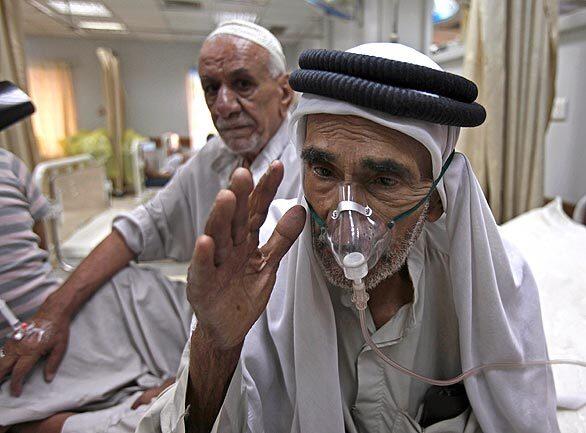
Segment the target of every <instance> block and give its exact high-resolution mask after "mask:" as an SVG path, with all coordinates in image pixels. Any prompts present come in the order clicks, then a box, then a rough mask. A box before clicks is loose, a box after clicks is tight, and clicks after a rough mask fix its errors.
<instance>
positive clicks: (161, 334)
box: [0, 20, 299, 432]
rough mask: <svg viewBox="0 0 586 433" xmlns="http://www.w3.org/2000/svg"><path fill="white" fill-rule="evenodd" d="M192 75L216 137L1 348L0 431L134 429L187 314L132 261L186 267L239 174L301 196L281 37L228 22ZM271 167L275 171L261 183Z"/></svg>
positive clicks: (166, 286)
mask: <svg viewBox="0 0 586 433" xmlns="http://www.w3.org/2000/svg"><path fill="white" fill-rule="evenodd" d="M198 72H199V75H200V78H201V83H202V86H203V90H204V94H205V99H206V102H207V105H208V108H209V109H210V112H211V115H212V119H213V121H214V124H215V126H216V128H217V130H218V132H219V137H216V138H213V139H212V140H210V141H209V142H208V143H207V144H206V146H205V147H204V148H203V149H202V150H201V151H200V152H199V153H198V154H197V155H196V156H194V157H193V158H192V159H191V160H190V161H188V162H187V163H186V164H185V165H184V166H183V167H181V169H180V170H179V171H178V173H177V174H176V175H175V176H174V177H173V179H172V181H171V182H170V183H169V184H168V185H167V187H166V188H165V189H163V190H162V191H161V192H160V193H159V194H158V195H157V196H156V197H155V198H154V199H153V200H151V201H150V202H149V203H147V204H146V205H144V206H139V207H138V208H137V209H136V210H134V211H132V212H130V213H127V214H124V215H122V216H120V217H118V218H117V219H116V220H115V222H114V225H113V230H112V233H111V234H110V235H109V236H108V237H107V238H106V239H105V240H104V241H103V242H102V243H101V244H100V245H98V246H97V247H96V248H95V249H94V250H93V251H92V252H91V253H90V255H89V256H88V257H87V258H86V259H85V260H84V261H83V262H82V263H81V264H80V265H79V267H78V268H77V269H76V270H75V272H74V273H73V274H72V275H71V276H70V277H69V278H68V279H67V281H65V283H63V284H62V285H61V287H60V288H58V290H56V291H55V292H54V293H52V294H51V295H50V296H49V298H48V299H47V300H46V302H45V303H44V304H43V305H42V306H41V307H40V308H39V310H38V311H37V312H36V314H35V315H34V316H33V317H32V319H31V322H32V323H33V324H34V326H35V327H36V328H39V329H41V330H43V333H42V334H37V336H38V335H42V338H25V339H21V340H18V341H17V340H16V339H9V340H8V341H7V342H6V344H5V346H4V347H3V348H2V357H1V359H0V378H1V377H4V378H6V379H7V380H9V382H8V381H7V382H5V383H4V384H3V386H2V389H1V391H0V408H1V409H0V412H1V415H0V426H2V425H3V426H7V425H14V427H13V430H14V431H26V432H29V431H42V432H51V431H55V432H59V431H63V432H82V431H83V432H89V431H96V432H97V431H100V432H102V431H103V432H106V431H107V432H118V431H120V432H126V431H133V430H134V428H135V426H136V423H137V421H138V419H139V418H140V416H141V415H142V413H143V411H144V410H145V409H146V404H147V403H149V402H150V401H151V399H152V398H153V397H155V396H156V395H158V394H159V393H160V392H161V390H162V389H164V388H165V387H166V386H168V385H169V383H172V381H173V376H174V375H175V373H176V371H177V367H178V365H179V360H180V357H181V351H182V349H183V346H184V345H185V342H186V341H187V340H188V338H189V329H190V327H189V324H190V321H191V317H192V314H193V312H192V310H191V308H190V306H189V303H188V302H187V300H186V299H185V285H184V284H183V283H178V282H173V281H170V280H168V279H167V278H165V277H164V276H163V275H162V274H161V273H159V272H158V271H156V270H155V269H152V268H144V267H138V266H136V265H135V264H134V263H132V261H134V260H137V261H138V260H140V261H150V260H161V259H174V260H177V261H189V259H190V258H191V257H192V254H193V247H194V245H195V240H196V238H197V236H198V235H200V234H202V233H203V232H204V229H206V219H207V217H208V214H209V213H210V210H211V208H212V205H213V203H214V199H215V197H216V195H217V194H218V192H219V191H221V190H222V189H223V188H228V186H229V185H230V178H231V176H232V173H233V172H234V171H235V170H236V169H238V168H239V167H245V168H246V170H247V173H248V174H249V176H250V177H249V178H248V179H249V180H250V182H251V185H252V184H258V183H262V184H264V185H266V186H269V187H271V194H276V197H279V198H291V197H296V196H297V194H298V190H299V163H298V162H297V161H298V158H297V155H296V151H295V149H294V147H293V146H292V145H289V139H288V130H287V128H288V111H289V105H290V103H291V101H292V98H293V91H292V90H291V88H290V87H289V84H288V74H287V72H286V64H285V56H284V54H283V50H282V48H281V45H280V44H279V42H278V41H277V39H276V38H275V37H274V36H273V35H272V34H271V33H270V32H269V31H268V30H266V29H264V28H263V27H260V26H258V25H255V24H252V23H249V22H244V21H238V20H235V21H227V22H225V23H223V24H222V25H221V26H219V27H218V28H217V29H216V30H215V31H214V32H212V33H211V34H210V35H209V36H208V38H207V39H206V41H205V42H204V44H203V46H202V49H201V53H200V58H199V70H198ZM153 85H156V83H153ZM275 160H280V161H281V162H279V163H273V164H272V165H271V163H272V162H273V161H275ZM269 166H270V167H271V173H272V175H271V176H270V177H267V176H265V178H264V180H263V179H261V176H262V175H263V173H264V172H265V170H266V169H267V167H269ZM243 187H244V188H248V185H243ZM248 192H249V191H247V190H241V191H240V193H241V194H246V195H247V194H248ZM267 199H268V200H269V201H270V199H272V195H271V197H268V195H267V196H266V197H265V196H263V197H259V200H261V201H263V202H264V201H266V200H267ZM237 204H238V205H239V206H241V205H242V203H234V205H237ZM259 218H260V216H259ZM207 230H215V228H214V227H212V226H208V227H207ZM225 235H226V236H230V233H225ZM43 358H46V362H45V363H41V362H39V361H41V360H42V359H43ZM58 367H59V371H57V368H58ZM25 380H26V383H24V382H25ZM25 422H27V424H22V423H25ZM31 422H32V423H31ZM15 424H17V425H15Z"/></svg>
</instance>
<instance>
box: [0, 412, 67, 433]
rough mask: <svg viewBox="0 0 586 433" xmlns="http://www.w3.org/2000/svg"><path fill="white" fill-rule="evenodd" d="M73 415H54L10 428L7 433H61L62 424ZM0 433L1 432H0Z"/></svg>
mask: <svg viewBox="0 0 586 433" xmlns="http://www.w3.org/2000/svg"><path fill="white" fill-rule="evenodd" d="M72 415H75V413H73V412H62V413H56V414H55V415H53V416H50V417H49V418H46V419H44V420H41V421H32V422H25V423H22V424H17V425H15V426H12V427H10V430H8V433H61V429H62V428H63V424H65V421H66V420H67V418H69V417H70V416H72ZM0 432H1V433H4V432H2V430H0Z"/></svg>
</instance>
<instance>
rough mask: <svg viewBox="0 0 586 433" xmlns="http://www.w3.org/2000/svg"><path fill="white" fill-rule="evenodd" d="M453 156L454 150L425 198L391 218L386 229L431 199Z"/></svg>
mask: <svg viewBox="0 0 586 433" xmlns="http://www.w3.org/2000/svg"><path fill="white" fill-rule="evenodd" d="M455 154H456V151H455V150H453V151H452V153H450V156H448V159H447V160H446V163H445V164H444V165H443V167H442V170H441V171H440V174H439V176H438V177H437V179H436V180H434V181H433V183H432V184H431V188H429V192H428V193H427V194H426V195H425V197H423V198H422V199H421V200H419V202H418V203H417V204H416V205H415V206H413V207H412V208H411V209H408V210H406V211H405V212H403V213H401V214H399V215H397V216H396V217H395V218H393V219H392V220H390V221H389V222H388V224H387V227H388V228H390V229H392V228H393V227H394V226H395V224H396V223H397V221H400V220H402V219H403V218H405V217H408V216H409V215H411V214H412V213H413V212H415V211H416V210H417V209H419V207H420V206H421V205H422V204H423V203H425V202H426V201H427V200H429V198H430V197H431V195H432V194H433V192H434V191H435V189H436V188H437V185H438V184H439V183H440V181H441V180H442V177H444V174H446V171H448V167H449V166H450V163H451V162H452V160H453V159H454V155H455Z"/></svg>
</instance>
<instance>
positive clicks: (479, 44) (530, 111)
mask: <svg viewBox="0 0 586 433" xmlns="http://www.w3.org/2000/svg"><path fill="white" fill-rule="evenodd" d="M557 11H558V4H557V0H499V1H493V0H472V1H471V5H470V10H469V13H468V23H467V29H468V32H467V35H466V51H465V57H464V74H465V75H466V76H467V77H468V78H470V79H471V80H472V81H474V82H476V83H477V84H478V87H479V98H478V100H479V102H480V103H481V104H482V105H484V106H485V107H486V110H487V113H488V116H487V120H486V122H485V124H484V125H482V126H481V127H478V128H474V129H466V130H464V131H463V133H462V136H461V139H460V145H459V150H461V151H462V152H464V153H465V154H466V155H467V156H468V157H469V158H470V160H471V162H472V166H473V167H474V171H475V172H476V175H477V176H478V179H479V181H480V184H481V186H482V188H483V190H484V192H485V194H486V197H487V199H488V202H489V204H490V207H491V209H492V211H493V213H494V216H495V219H496V220H497V222H499V223H503V222H505V221H507V220H509V219H511V218H513V217H515V216H517V215H519V214H521V213H523V212H526V211H527V210H529V209H532V208H534V207H537V206H541V205H542V204H543V182H544V179H543V178H544V176H543V171H544V168H543V158H544V142H545V134H546V129H547V126H548V123H549V117H550V112H551V108H552V104H553V98H554V93H555V90H554V85H555V75H556V59H557V42H558V32H557Z"/></svg>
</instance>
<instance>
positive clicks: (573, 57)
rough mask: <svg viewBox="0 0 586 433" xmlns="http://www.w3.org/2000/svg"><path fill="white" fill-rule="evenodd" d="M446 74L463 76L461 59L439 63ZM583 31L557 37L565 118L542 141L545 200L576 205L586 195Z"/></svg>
mask: <svg viewBox="0 0 586 433" xmlns="http://www.w3.org/2000/svg"><path fill="white" fill-rule="evenodd" d="M441 66H442V67H443V68H444V69H446V70H447V71H450V72H453V73H455V74H462V72H463V68H462V58H461V57H459V58H456V59H451V60H448V61H445V62H441ZM585 72H586V27H584V26H582V27H579V28H573V29H569V30H564V31H562V32H561V33H560V39H559V49H558V63H557V77H556V96H557V97H558V98H559V97H561V98H566V100H567V117H566V118H565V119H564V120H552V121H551V123H550V125H549V129H548V132H547V135H546V140H545V179H544V194H545V196H546V197H555V196H560V197H562V199H563V200H564V201H567V202H569V203H576V202H577V201H578V200H579V199H580V197H582V196H583V195H585V194H586V170H585V169H584V167H585V166H586V134H585V133H584V122H585V121H586V86H585V85H584V74H585Z"/></svg>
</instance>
